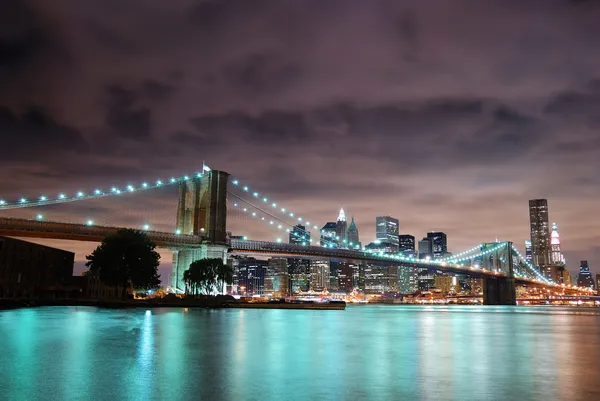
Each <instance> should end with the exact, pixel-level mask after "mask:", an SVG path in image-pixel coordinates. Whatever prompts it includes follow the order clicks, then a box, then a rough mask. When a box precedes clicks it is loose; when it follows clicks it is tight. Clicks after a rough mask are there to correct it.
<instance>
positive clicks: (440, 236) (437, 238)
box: [427, 231, 448, 259]
mask: <svg viewBox="0 0 600 401" xmlns="http://www.w3.org/2000/svg"><path fill="white" fill-rule="evenodd" d="M427 239H428V240H429V241H430V242H431V247H432V252H433V257H434V258H436V259H437V258H443V257H445V256H446V255H447V253H448V240H447V237H446V233H443V232H439V231H433V232H429V233H427Z"/></svg>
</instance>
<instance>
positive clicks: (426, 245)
mask: <svg viewBox="0 0 600 401" xmlns="http://www.w3.org/2000/svg"><path fill="white" fill-rule="evenodd" d="M427 258H429V259H431V258H433V245H432V243H431V241H430V240H429V238H423V239H422V240H421V241H419V259H427Z"/></svg>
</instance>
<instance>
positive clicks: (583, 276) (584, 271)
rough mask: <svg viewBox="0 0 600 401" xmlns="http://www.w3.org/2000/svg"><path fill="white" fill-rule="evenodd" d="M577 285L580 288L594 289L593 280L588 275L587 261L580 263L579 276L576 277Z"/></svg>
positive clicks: (589, 274) (590, 274)
mask: <svg viewBox="0 0 600 401" xmlns="http://www.w3.org/2000/svg"><path fill="white" fill-rule="evenodd" d="M577 285H578V286H580V287H587V288H595V287H594V279H593V278H592V273H590V267H589V266H588V262H587V260H582V261H581V266H580V267H579V276H577Z"/></svg>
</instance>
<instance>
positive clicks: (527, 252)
mask: <svg viewBox="0 0 600 401" xmlns="http://www.w3.org/2000/svg"><path fill="white" fill-rule="evenodd" d="M531 259H532V256H531V241H530V240H525V260H526V261H528V262H529V263H531Z"/></svg>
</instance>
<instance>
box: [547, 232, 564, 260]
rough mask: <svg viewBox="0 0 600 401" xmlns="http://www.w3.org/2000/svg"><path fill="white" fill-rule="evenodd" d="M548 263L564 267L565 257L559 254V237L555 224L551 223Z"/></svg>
mask: <svg viewBox="0 0 600 401" xmlns="http://www.w3.org/2000/svg"><path fill="white" fill-rule="evenodd" d="M550 248H551V249H550V261H551V262H552V263H553V264H555V265H564V264H565V257H564V256H563V254H562V253H561V252H560V235H559V234H558V227H557V226H556V223H552V234H550Z"/></svg>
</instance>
